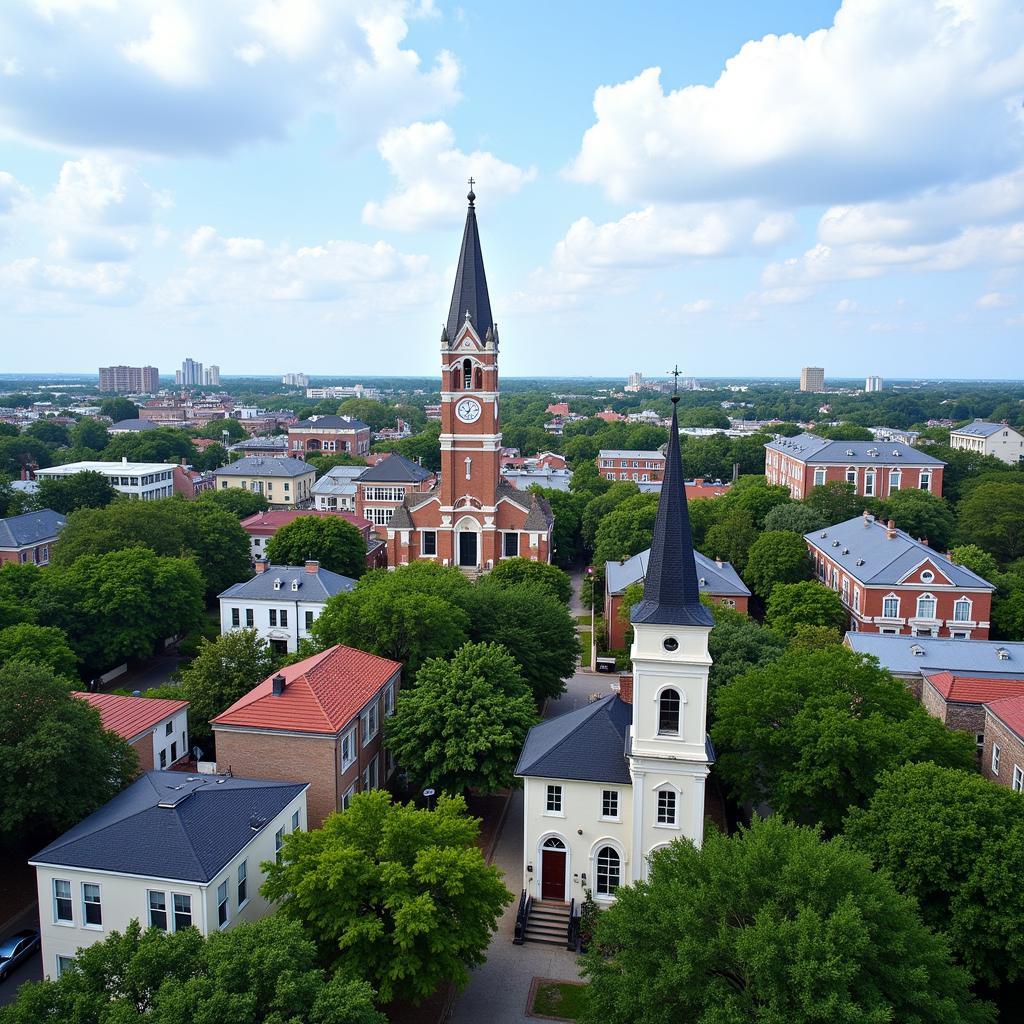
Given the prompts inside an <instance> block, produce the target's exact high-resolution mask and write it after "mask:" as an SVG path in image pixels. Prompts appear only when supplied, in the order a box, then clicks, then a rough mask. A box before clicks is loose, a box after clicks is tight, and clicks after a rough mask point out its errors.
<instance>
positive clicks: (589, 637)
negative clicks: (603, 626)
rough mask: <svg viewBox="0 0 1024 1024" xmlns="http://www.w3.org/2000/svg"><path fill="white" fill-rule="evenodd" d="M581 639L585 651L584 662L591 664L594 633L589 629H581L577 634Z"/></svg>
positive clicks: (581, 645)
mask: <svg viewBox="0 0 1024 1024" xmlns="http://www.w3.org/2000/svg"><path fill="white" fill-rule="evenodd" d="M577 635H578V636H579V638H580V647H581V648H582V649H583V660H584V661H585V662H586V663H587V664H588V665H589V664H590V646H591V644H592V643H593V633H591V632H590V630H589V629H581V630H580V631H579V633H578V634H577Z"/></svg>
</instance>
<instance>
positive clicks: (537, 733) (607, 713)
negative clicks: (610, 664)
mask: <svg viewBox="0 0 1024 1024" xmlns="http://www.w3.org/2000/svg"><path fill="white" fill-rule="evenodd" d="M632 720H633V708H632V706H631V705H629V704H627V703H626V702H625V701H623V700H622V699H621V698H620V697H619V696H618V694H614V693H613V694H611V695H610V696H608V697H602V698H601V700H596V701H594V703H593V704H588V705H586V707H582V708H577V709H576V710H575V711H569V712H567V713H566V714H564V715H559V716H558V717H557V718H549V719H548V720H547V721H545V722H541V723H540V725H535V726H534V727H533V728H532V729H531V730H530V731H529V733H527V736H526V742H525V743H524V744H523V751H522V753H521V754H520V755H519V763H518V764H517V765H516V771H515V774H516V775H523V776H536V777H540V778H545V779H579V780H581V781H585V782H616V783H619V784H621V785H629V784H630V783H631V782H632V779H631V777H630V774H629V762H628V760H627V758H626V741H627V738H628V735H629V724H630V722H631V721H632Z"/></svg>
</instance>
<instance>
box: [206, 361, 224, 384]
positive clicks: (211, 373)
mask: <svg viewBox="0 0 1024 1024" xmlns="http://www.w3.org/2000/svg"><path fill="white" fill-rule="evenodd" d="M203 385H204V386H205V387H210V388H219V387H220V367H219V366H217V364H216V363H211V364H210V365H209V366H207V367H206V369H205V370H203Z"/></svg>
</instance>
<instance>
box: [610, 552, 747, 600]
mask: <svg viewBox="0 0 1024 1024" xmlns="http://www.w3.org/2000/svg"><path fill="white" fill-rule="evenodd" d="M650 556H651V549H650V548H648V549H647V550H646V551H641V552H640V553H639V554H638V555H634V556H633V557H632V558H627V559H626V560H625V561H624V562H605V563H604V578H605V580H606V581H607V584H608V593H609V594H621V593H622V592H623V591H624V590H625V589H626V587H628V586H630V584H633V583H641V582H643V579H644V577H645V576H646V575H647V562H648V560H649V558H650ZM693 559H694V566H695V568H696V570H697V584H698V586H699V587H700V591H701V593H702V594H703V593H707V594H715V595H717V596H723V595H724V596H729V597H749V596H750V590H749V589H748V588H747V585H746V584H745V583H744V582H743V580H741V579H740V577H739V573H737V572H736V570H735V569H734V568H733V567H732V563H731V562H723V563H722V564H721V565H719V564H718V563H717V562H716V561H715V560H714V559H712V558H708V556H707V555H702V554H701V553H700V552H699V551H694V553H693Z"/></svg>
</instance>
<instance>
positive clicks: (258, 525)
mask: <svg viewBox="0 0 1024 1024" xmlns="http://www.w3.org/2000/svg"><path fill="white" fill-rule="evenodd" d="M303 516H318V517H319V518H321V519H323V518H325V517H326V518H334V519H344V520H345V522H347V523H351V524H352V525H353V526H354V527H355V528H356V529H357V530H358V531H359V533H360V534H361V535H362V538H363V540H364V541H366V545H367V549H368V550H367V559H366V564H367V565H368V566H372V565H374V564H375V562H376V557H377V556H376V549H377V547H378V545H376V544H374V540H375V538H374V537H373V536H372V534H371V526H370V523H369V522H368V521H367V520H365V519H363V517H362V516H357V515H356V514H355V513H353V512H327V511H323V510H321V509H314V508H275V509H269V510H268V511H266V512H256V513H255V514H253V515H251V516H248V517H247V518H245V519H243V520H242V522H241V527H242V529H243V530H245V532H246V533H247V534H249V548H250V551H251V553H252V557H253V559H254V560H255V559H257V558H262V557H263V556H264V554H265V553H266V550H267V544H268V543H269V541H270V538H271V537H273V536H274V534H275V533H277V531H278V530H280V529H281V527H282V526H288V525H289V523H294V522H295V520H296V519H300V518H302V517H303ZM371 544H374V549H375V553H374V554H373V556H372V557H373V559H374V561H373V562H371V553H370V551H369V547H370V545H371Z"/></svg>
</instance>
